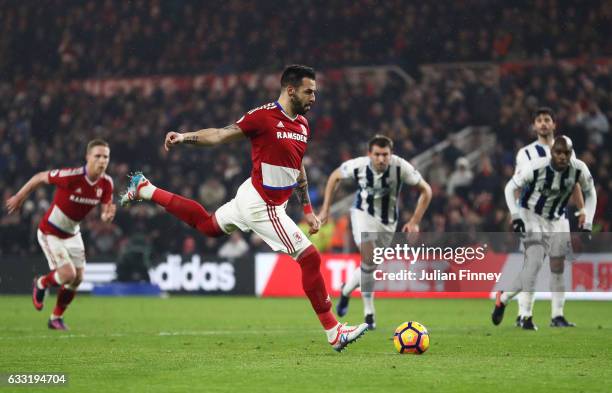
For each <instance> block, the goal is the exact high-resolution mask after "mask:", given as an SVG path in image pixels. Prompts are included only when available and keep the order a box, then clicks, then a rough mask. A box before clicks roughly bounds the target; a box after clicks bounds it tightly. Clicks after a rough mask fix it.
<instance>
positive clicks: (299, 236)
mask: <svg viewBox="0 0 612 393" xmlns="http://www.w3.org/2000/svg"><path fill="white" fill-rule="evenodd" d="M293 240H295V242H296V243H301V242H302V240H303V238H302V234H301V233H299V232H294V233H293Z"/></svg>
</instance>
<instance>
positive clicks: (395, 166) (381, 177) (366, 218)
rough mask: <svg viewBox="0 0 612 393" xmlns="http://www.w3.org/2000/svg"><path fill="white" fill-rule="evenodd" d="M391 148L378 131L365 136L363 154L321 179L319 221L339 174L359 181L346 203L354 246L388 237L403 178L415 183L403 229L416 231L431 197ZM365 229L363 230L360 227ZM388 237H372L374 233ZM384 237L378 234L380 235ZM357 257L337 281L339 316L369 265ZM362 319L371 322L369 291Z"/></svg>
mask: <svg viewBox="0 0 612 393" xmlns="http://www.w3.org/2000/svg"><path fill="white" fill-rule="evenodd" d="M392 152H393V141H392V140H391V139H389V138H387V137H386V136H383V135H375V136H374V137H373V138H372V139H370V141H369V142H368V155H367V156H363V157H357V158H354V159H352V160H348V161H346V162H344V163H342V165H340V167H339V168H337V169H336V170H334V171H333V172H332V174H331V175H330V176H329V179H328V180H327V185H326V187H325V197H324V200H323V206H322V207H321V212H320V214H319V219H320V220H321V222H322V223H325V222H326V221H327V219H328V217H329V209H330V206H331V203H332V201H333V195H334V192H335V190H336V187H337V185H338V183H339V182H340V180H343V179H351V180H353V181H354V182H355V183H357V185H358V186H359V189H358V190H357V193H356V194H355V205H354V206H353V207H352V208H351V224H352V227H353V238H354V240H355V244H356V245H357V247H359V249H360V250H363V249H366V247H374V242H375V241H383V242H390V241H391V240H392V239H391V238H392V236H393V233H395V231H396V228H397V221H398V218H399V214H398V208H397V199H398V198H399V193H400V190H401V188H402V184H404V183H406V184H408V185H411V186H415V187H416V188H417V189H418V190H419V191H420V193H421V195H420V196H419V200H418V202H417V206H416V208H415V210H414V214H413V215H412V218H411V219H410V221H409V222H407V223H406V224H405V225H404V226H403V227H402V231H404V232H419V224H420V222H421V219H422V218H423V214H425V211H426V210H427V206H429V202H430V201H431V187H430V186H429V184H428V183H427V182H426V181H425V180H424V179H423V177H422V176H421V174H420V173H419V172H418V171H417V170H416V169H415V168H414V167H413V166H412V165H410V163H409V162H408V161H406V160H404V159H403V158H401V157H398V156H396V155H394V154H392ZM365 232H368V233H365ZM381 233H382V234H388V238H384V239H382V238H381V239H377V237H381V236H380V234H381ZM382 237H384V235H383V236H382ZM367 265H368V264H367V263H362V264H361V266H360V267H358V268H357V269H355V271H354V272H353V274H352V275H351V276H350V277H349V278H348V281H347V282H346V283H344V284H343V285H342V295H341V297H340V301H339V302H338V304H337V305H336V312H337V313H338V315H339V316H344V315H346V313H347V312H348V304H349V299H350V295H351V293H352V292H353V291H354V290H355V289H356V288H357V287H358V286H359V285H360V281H361V272H362V270H363V272H364V273H371V272H372V271H373V270H374V266H373V265H372V266H371V267H369V266H367ZM361 297H362V299H363V306H364V315H365V322H366V323H367V324H368V327H369V329H374V328H376V323H375V310H374V294H373V293H372V292H362V293H361Z"/></svg>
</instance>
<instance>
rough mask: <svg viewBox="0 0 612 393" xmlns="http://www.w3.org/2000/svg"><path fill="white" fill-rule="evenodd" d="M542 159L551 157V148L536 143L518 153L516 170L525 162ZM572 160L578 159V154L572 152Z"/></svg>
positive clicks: (522, 148)
mask: <svg viewBox="0 0 612 393" xmlns="http://www.w3.org/2000/svg"><path fill="white" fill-rule="evenodd" d="M542 157H550V146H549V145H545V144H542V143H540V142H539V141H537V140H536V141H534V142H532V143H530V144H528V145H527V146H524V147H521V148H520V149H519V151H518V153H516V168H515V169H518V167H519V166H521V165H523V164H524V163H525V162H529V161H532V160H537V159H538V158H542ZM572 158H574V159H575V158H576V153H574V150H572Z"/></svg>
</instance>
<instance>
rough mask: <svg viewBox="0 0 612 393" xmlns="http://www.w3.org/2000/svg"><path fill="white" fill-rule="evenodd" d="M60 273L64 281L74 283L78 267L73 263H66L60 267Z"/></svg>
mask: <svg viewBox="0 0 612 393" xmlns="http://www.w3.org/2000/svg"><path fill="white" fill-rule="evenodd" d="M58 274H59V276H60V279H61V280H62V283H65V284H67V283H72V282H73V281H74V279H75V278H76V276H77V272H76V269H75V268H74V266H73V265H72V264H66V265H64V266H62V267H61V268H59V269H58Z"/></svg>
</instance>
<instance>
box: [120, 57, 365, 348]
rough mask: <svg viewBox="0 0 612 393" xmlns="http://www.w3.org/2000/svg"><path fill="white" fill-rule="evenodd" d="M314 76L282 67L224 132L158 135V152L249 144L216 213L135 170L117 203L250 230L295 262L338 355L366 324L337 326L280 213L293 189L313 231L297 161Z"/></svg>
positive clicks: (308, 258)
mask: <svg viewBox="0 0 612 393" xmlns="http://www.w3.org/2000/svg"><path fill="white" fill-rule="evenodd" d="M315 91H316V82H315V72H314V70H313V69H312V68H310V67H306V66H303V65H292V66H289V67H287V68H286V69H285V70H284V72H283V74H282V76H281V93H280V97H279V98H278V100H277V101H276V102H273V103H269V104H266V105H263V106H260V107H258V108H255V109H253V110H250V111H249V112H247V113H246V114H245V115H244V116H243V117H241V118H240V119H239V120H238V121H237V122H236V123H234V124H231V125H229V126H227V127H225V128H207V129H202V130H199V131H195V132H188V133H184V134H182V133H178V132H174V131H172V132H169V133H167V134H166V139H165V142H164V146H165V148H166V150H169V149H170V148H173V147H175V146H176V145H179V144H192V145H199V146H212V145H218V144H222V143H228V142H232V141H237V140H242V139H247V138H248V139H249V140H250V142H251V145H252V149H251V152H252V154H251V156H252V162H253V168H252V171H251V177H250V178H249V179H247V180H246V181H245V182H244V183H242V185H241V186H240V187H239V188H238V191H237V192H236V196H235V197H234V199H232V200H231V201H229V202H227V203H226V204H225V205H223V206H221V207H220V208H219V209H218V210H217V211H216V212H214V213H212V214H211V213H209V212H208V211H207V210H206V209H205V208H204V207H203V206H202V205H200V204H199V203H197V202H195V201H193V200H191V199H187V198H184V197H182V196H180V195H177V194H173V193H171V192H168V191H166V190H162V189H161V188H158V187H155V186H154V185H153V184H151V183H150V182H149V181H148V180H147V179H146V178H145V177H144V176H143V175H142V173H136V174H135V175H133V176H132V177H131V179H130V184H129V186H128V189H127V191H126V192H125V193H124V194H123V196H122V197H121V204H122V205H126V204H128V203H129V202H132V201H139V200H151V201H153V202H155V203H157V204H158V205H160V206H163V207H164V208H165V209H166V211H168V212H169V213H171V214H173V215H174V216H176V217H177V218H178V219H180V220H182V221H184V222H186V223H187V224H189V225H190V226H192V227H194V228H196V229H197V230H198V231H200V232H201V233H203V234H205V235H207V236H212V237H218V236H222V235H225V234H229V233H231V232H233V231H235V230H236V229H240V230H242V231H253V232H255V233H257V234H258V235H259V236H260V237H261V238H262V239H263V240H264V241H265V242H266V243H267V244H268V245H269V246H270V247H271V248H272V249H273V250H274V251H281V252H284V253H287V254H289V255H291V256H292V257H293V258H294V259H295V260H296V261H297V263H298V264H299V265H300V268H301V272H302V287H303V289H304V292H305V293H306V295H307V296H308V299H309V300H310V303H311V305H312V308H313V309H314V311H315V313H316V314H317V317H318V318H319V321H320V322H321V325H322V326H323V329H324V330H325V332H326V335H327V339H328V342H329V344H331V346H332V348H333V349H334V350H336V351H342V350H343V349H344V348H346V346H347V345H349V344H350V343H352V342H354V341H356V340H357V339H358V338H359V337H361V336H362V335H363V334H364V333H365V332H366V330H367V327H368V326H367V324H365V323H363V324H360V325H358V326H347V325H346V324H340V323H338V321H337V320H336V317H335V316H334V315H333V313H332V312H331V306H332V304H331V299H330V297H329V295H328V294H327V289H326V287H325V282H324V279H323V276H322V275H321V272H320V266H321V256H320V254H319V251H318V250H317V249H316V248H315V247H314V246H313V245H312V243H311V242H310V240H308V238H307V237H306V235H305V234H304V233H302V231H301V230H300V229H299V227H298V226H297V225H296V224H295V222H294V221H293V220H292V219H291V218H290V217H289V216H288V215H287V213H286V211H285V208H286V206H287V202H288V199H289V197H290V196H291V194H292V193H293V192H295V193H296V194H297V196H298V198H299V199H300V201H301V203H302V207H303V210H304V218H305V220H306V222H307V223H308V225H309V226H310V233H311V234H312V233H316V232H318V230H319V226H320V221H319V219H318V218H317V217H316V216H315V215H314V214H313V212H312V206H311V204H310V198H309V196H308V182H307V179H306V169H305V168H304V165H303V163H302V159H303V157H304V154H305V152H306V145H307V143H308V138H309V137H310V128H309V126H308V121H307V120H306V118H305V117H304V116H303V115H305V114H306V113H307V112H308V111H309V110H310V108H311V106H312V105H313V104H314V102H315Z"/></svg>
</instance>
